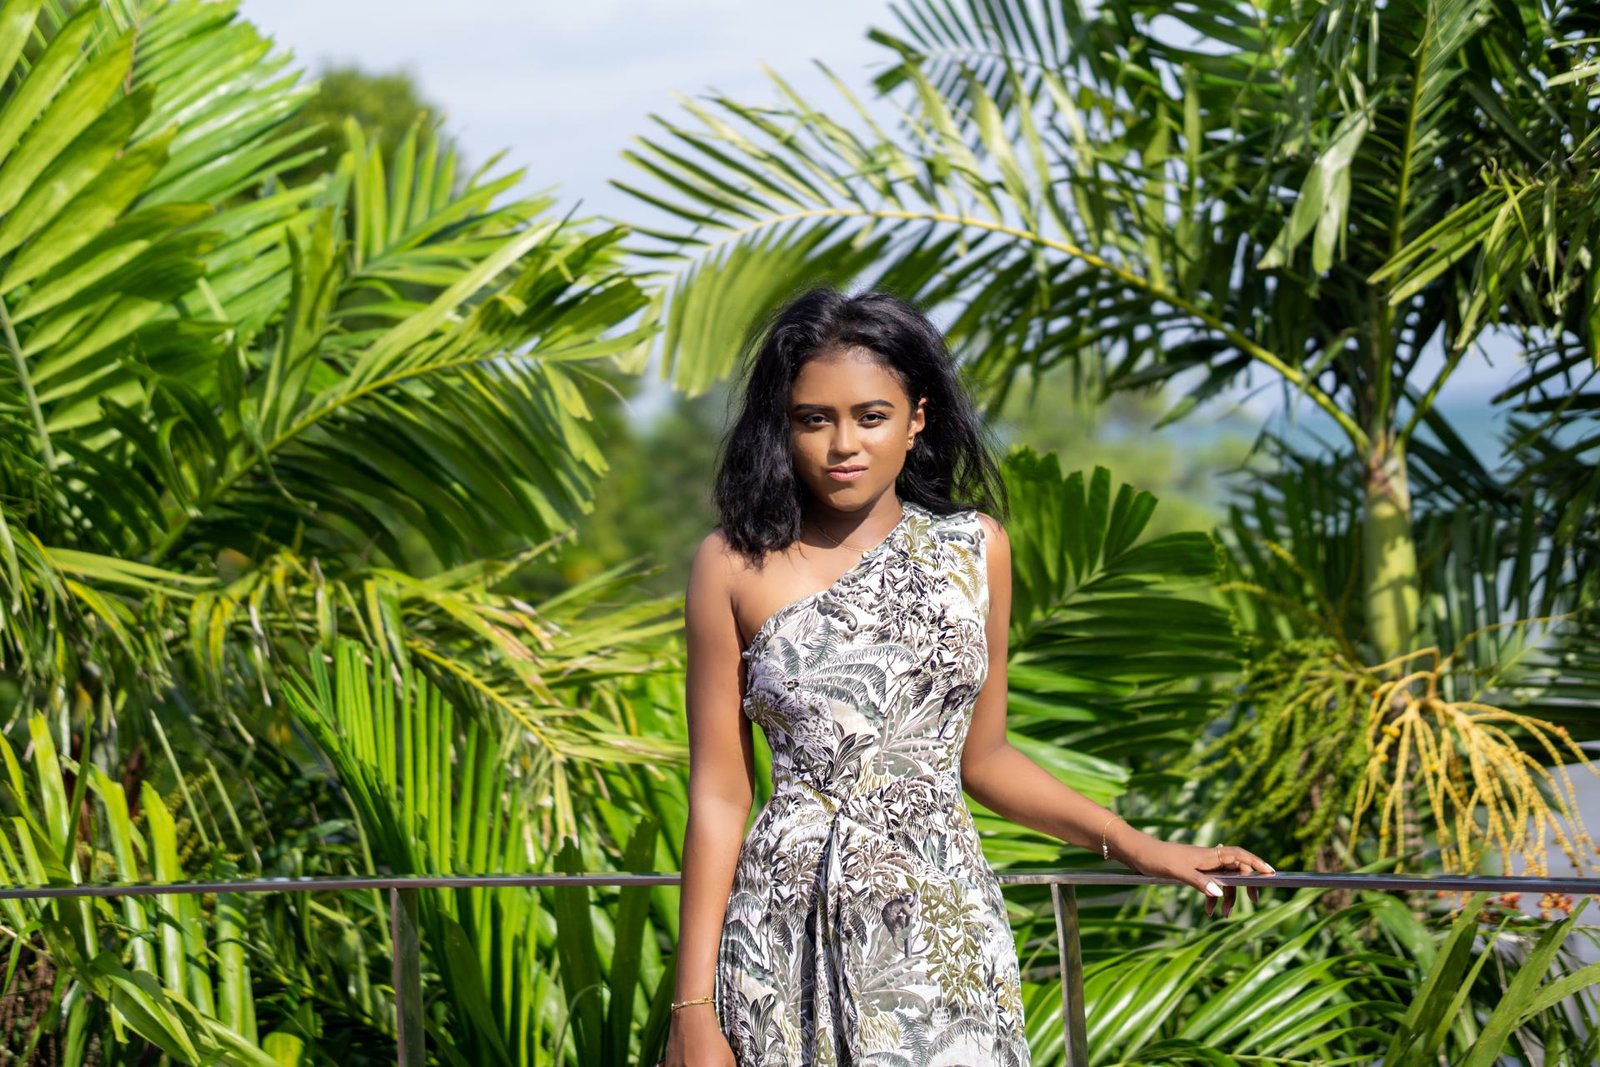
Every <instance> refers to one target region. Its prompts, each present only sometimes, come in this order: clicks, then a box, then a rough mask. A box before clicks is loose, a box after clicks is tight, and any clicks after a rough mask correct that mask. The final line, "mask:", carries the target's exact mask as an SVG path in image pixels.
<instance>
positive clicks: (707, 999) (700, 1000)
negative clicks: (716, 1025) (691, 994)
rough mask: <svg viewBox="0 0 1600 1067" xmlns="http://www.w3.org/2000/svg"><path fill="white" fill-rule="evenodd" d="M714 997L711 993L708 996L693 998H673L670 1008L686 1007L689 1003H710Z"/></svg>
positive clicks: (675, 1009)
mask: <svg viewBox="0 0 1600 1067" xmlns="http://www.w3.org/2000/svg"><path fill="white" fill-rule="evenodd" d="M716 999H717V998H716V996H715V995H712V996H709V997H695V998H694V999H693V1000H675V1001H673V1002H672V1010H673V1011H677V1010H678V1009H679V1008H687V1007H688V1006H689V1005H691V1004H711V1003H713V1002H715V1001H716Z"/></svg>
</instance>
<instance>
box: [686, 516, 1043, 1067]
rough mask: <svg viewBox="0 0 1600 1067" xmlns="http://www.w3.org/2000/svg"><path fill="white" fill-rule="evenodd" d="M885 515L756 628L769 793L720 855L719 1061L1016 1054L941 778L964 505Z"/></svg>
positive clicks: (973, 570) (954, 663) (960, 809)
mask: <svg viewBox="0 0 1600 1067" xmlns="http://www.w3.org/2000/svg"><path fill="white" fill-rule="evenodd" d="M901 507H902V514H901V517H900V520H899V522H898V523H897V524H896V525H895V528H894V529H893V530H892V531H890V533H889V535H888V536H887V537H886V538H884V540H883V541H881V542H879V543H878V544H877V545H875V546H873V547H872V548H870V549H868V550H867V552H866V553H865V554H864V555H863V556H862V557H861V559H860V560H859V561H858V562H857V563H856V564H855V566H853V567H851V568H850V570H848V571H846V572H845V573H844V574H843V575H841V576H840V577H839V579H838V580H837V581H835V582H834V584H833V585H831V586H829V587H828V588H827V589H824V590H821V591H819V592H816V593H812V594H810V595H807V596H805V597H802V598H801V599H799V600H796V601H794V602H793V603H791V604H788V605H786V606H784V607H782V608H780V609H778V611H777V612H776V613H775V614H774V615H773V616H772V617H771V618H769V619H768V620H767V621H766V622H765V623H763V624H762V626H761V629H760V630H758V631H757V632H756V635H755V637H754V638H753V639H752V640H751V642H750V645H749V647H748V648H746V649H745V651H744V653H743V655H744V658H745V660H746V661H747V663H746V667H747V686H746V692H745V697H744V713H745V714H746V715H748V716H749V717H750V718H751V719H752V720H754V721H755V722H757V723H759V724H760V725H761V728H762V730H763V732H764V733H765V734H766V738H767V743H768V747H769V748H770V749H771V751H772V788H773V793H772V797H771V799H770V800H769V801H768V802H767V804H766V805H765V806H764V807H763V808H762V809H761V811H760V812H759V813H758V814H757V816H756V820H755V823H754V824H753V825H752V826H751V828H750V832H749V834H748V835H747V836H746V838H745V840H744V842H743V844H742V846H741V848H740V851H739V856H738V861H737V864H736V866H735V870H734V877H733V888H732V892H731V894H730V896H729V899H728V908H727V913H726V921H725V925H724V927H723V932H722V936H721V942H720V946H719V949H718V959H717V973H716V983H715V1002H716V1006H717V1012H718V1016H719V1018H720V1019H721V1025H722V1029H723V1032H724V1033H725V1034H726V1035H727V1037H728V1040H729V1043H730V1044H731V1045H732V1046H733V1050H734V1055H735V1059H736V1060H737V1062H738V1064H739V1067H800V1065H806V1067H978V1065H983V1067H989V1065H994V1067H1025V1065H1027V1064H1029V1062H1030V1061H1029V1055H1028V1046H1027V1040H1026V1037H1025V1034H1024V1031H1023V1014H1022V998H1021V990H1020V985H1019V981H1018V967H1017V955H1016V944H1015V942H1014V941H1013V939H1012V935H1011V929H1010V925H1009V923H1008V922H1007V919H1006V913H1005V904H1004V902H1003V901H1002V899H1001V896H1000V886H999V883H998V881H997V880H996V879H995V877H994V871H993V870H992V869H991V868H990V866H989V865H988V863H987V861H986V860H985V859H984V856H983V852H982V850H981V848H980V846H979V841H978V834H977V829H976V827H975V826H974V824H973V821H972V815H971V813H970V812H969V811H968V810H967V806H966V803H965V801H964V799H963V797H962V789H961V772H960V768H961V749H962V744H963V742H964V741H965V739H966V734H967V728H968V726H969V724H970V723H971V719H972V708H973V703H974V701H975V700H976V698H977V695H978V690H979V688H980V687H981V686H982V685H983V682H984V678H985V676H986V674H987V670H988V649H987V639H986V636H985V633H984V621H985V619H986V618H987V617H988V613H989V590H988V578H987V572H986V569H985V542H984V534H983V528H982V526H981V525H980V524H979V521H978V514H977V512H976V511H975V510H972V509H966V510H961V511H956V512H953V513H950V514H939V513H936V512H934V511H932V510H931V509H929V508H926V507H924V506H922V505H919V504H916V503H914V502H912V501H909V500H902V501H901Z"/></svg>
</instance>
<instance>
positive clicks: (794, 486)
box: [713, 286, 1007, 564]
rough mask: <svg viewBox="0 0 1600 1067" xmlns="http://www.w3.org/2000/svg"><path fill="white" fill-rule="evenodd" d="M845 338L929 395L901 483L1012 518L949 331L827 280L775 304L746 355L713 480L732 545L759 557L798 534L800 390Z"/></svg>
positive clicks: (893, 300)
mask: <svg viewBox="0 0 1600 1067" xmlns="http://www.w3.org/2000/svg"><path fill="white" fill-rule="evenodd" d="M839 349H858V350H865V351H866V352H868V353H870V354H871V355H872V356H873V357H874V358H876V359H877V360H878V362H879V363H880V364H882V366H883V367H884V368H885V369H887V370H888V371H889V372H890V373H891V374H893V375H895V377H897V378H898V379H899V380H900V383H901V385H902V386H903V387H904V388H905V391H906V395H907V396H909V397H910V398H911V403H912V405H913V407H914V406H915V405H916V402H917V399H918V398H919V397H927V400H928V403H927V408H926V414H927V422H926V425H925V426H924V428H923V430H922V432H921V433H920V434H918V435H917V439H916V444H915V446H914V447H913V448H912V449H911V451H910V452H908V453H907V454H906V463H905V469H904V470H902V471H901V472H900V477H899V478H898V480H897V481H896V482H895V489H896V491H897V495H898V496H899V497H900V499H901V500H912V501H915V502H916V503H918V504H921V505H923V506H924V507H926V508H927V509H928V510H930V511H932V512H934V513H936V514H948V513H950V512H953V511H959V510H963V509H966V508H975V509H977V510H979V511H985V512H989V513H992V514H996V515H999V516H1001V517H1002V518H1003V517H1004V515H1005V512H1006V507H1007V505H1006V493H1005V485H1004V483H1003V482H1002V481H1001V478H1000V470H999V465H998V463H997V462H996V459H995V447H994V444H993V442H992V435H991V434H990V432H989V430H988V427H986V426H985V425H984V423H983V420H982V419H980V418H979V417H978V415H977V412H976V410H975V407H974V404H973V402H972V399H971V397H970V396H968V394H967V392H966V390H965V388H964V387H963V386H962V383H961V381H960V378H959V377H958V375H957V372H956V368H955V363H954V360H953V359H952V358H951V355H950V351H949V349H948V348H947V347H946V344H945V339H944V335H943V334H941V333H940V332H939V330H938V329H937V328H936V327H935V326H934V325H933V323H931V322H929V321H928V318H927V316H926V315H924V314H923V313H922V312H921V311H920V310H918V309H917V308H916V307H915V306H913V305H912V304H910V303H909V302H907V301H905V300H902V299H901V298H899V297H897V296H893V295H891V294H889V293H886V292H879V291H875V290H867V291H864V292H859V293H857V294H856V295H854V296H846V295H845V294H843V293H841V292H839V291H838V290H836V289H833V288H831V287H827V286H818V287H815V288H811V289H807V290H806V291H805V292H803V293H801V294H800V295H799V296H796V297H794V298H793V299H791V300H790V301H789V302H788V303H787V304H784V305H783V306H782V307H779V308H778V309H777V310H775V311H774V312H773V313H771V314H770V315H769V316H768V317H767V318H766V319H765V321H764V322H762V323H761V324H760V327H759V329H757V330H756V331H755V333H754V336H753V337H752V338H751V340H750V341H749V343H748V344H747V345H746V347H745V350H744V352H743V354H742V359H741V367H740V372H741V373H740V375H739V377H740V380H741V383H742V386H743V388H742V403H740V405H739V410H738V412H737V414H736V415H735V416H734V417H733V418H732V420H731V421H730V423H729V428H728V431H727V433H726V434H725V435H724V436H723V438H722V442H721V445H720V448H719V450H718V455H717V462H716V476H715V478H716V480H715V488H714V491H713V499H714V502H715V504H716V508H717V510H718V512H719V514H720V525H721V529H722V532H723V537H724V539H725V540H726V541H727V542H728V544H729V546H730V547H732V548H733V549H734V550H735V551H738V552H740V553H742V554H743V555H745V556H746V557H747V558H749V559H750V560H751V561H752V562H753V563H756V564H759V563H760V561H761V560H763V559H765V558H766V554H767V553H768V552H769V551H773V550H777V549H782V548H784V547H786V546H788V545H790V544H792V543H794V541H795V540H796V539H798V538H799V536H800V523H801V518H802V515H803V512H804V506H805V493H806V490H805V487H804V486H803V485H802V484H801V483H800V481H799V480H798V479H797V478H796V476H795V472H794V452H793V448H792V446H791V444H790V433H789V399H790V390H791V388H792V387H793V385H794V380H795V377H796V376H797V375H798V374H799V373H800V368H801V367H802V366H804V365H805V363H806V361H807V360H809V359H811V358H813V357H815V356H818V355H822V354H823V353H827V352H832V351H836V350H839ZM740 393H741V391H738V390H736V392H735V394H734V395H735V396H739V395H740Z"/></svg>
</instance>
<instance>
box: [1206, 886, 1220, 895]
mask: <svg viewBox="0 0 1600 1067" xmlns="http://www.w3.org/2000/svg"><path fill="white" fill-rule="evenodd" d="M1206 892H1207V893H1210V894H1211V895H1212V896H1214V897H1220V896H1221V895H1222V887H1221V886H1220V885H1218V884H1217V883H1215V882H1207V883H1206Z"/></svg>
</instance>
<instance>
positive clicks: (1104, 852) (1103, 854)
mask: <svg viewBox="0 0 1600 1067" xmlns="http://www.w3.org/2000/svg"><path fill="white" fill-rule="evenodd" d="M1120 818H1122V816H1120V815H1113V816H1111V818H1109V819H1107V820H1106V821H1105V822H1104V823H1103V824H1102V825H1101V827H1100V858H1101V859H1103V860H1108V859H1110V858H1111V846H1110V845H1108V844H1106V827H1107V826H1110V825H1111V824H1112V823H1113V822H1116V821H1117V820H1118V819H1120Z"/></svg>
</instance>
